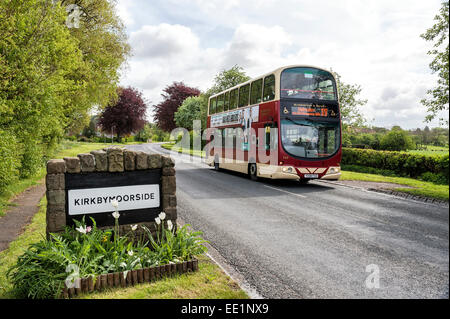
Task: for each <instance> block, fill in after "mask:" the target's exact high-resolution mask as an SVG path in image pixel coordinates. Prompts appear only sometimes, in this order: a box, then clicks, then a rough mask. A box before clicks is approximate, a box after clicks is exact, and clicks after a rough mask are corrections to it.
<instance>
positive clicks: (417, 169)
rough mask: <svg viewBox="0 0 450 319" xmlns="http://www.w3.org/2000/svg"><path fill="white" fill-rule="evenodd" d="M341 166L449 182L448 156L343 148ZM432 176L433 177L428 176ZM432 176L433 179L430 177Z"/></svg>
mask: <svg viewBox="0 0 450 319" xmlns="http://www.w3.org/2000/svg"><path fill="white" fill-rule="evenodd" d="M342 165H343V166H345V165H357V166H364V167H371V168H375V169H381V170H389V171H393V172H395V173H396V174H398V176H407V177H412V178H418V177H420V176H421V177H423V178H427V180H430V179H433V180H439V181H440V182H439V183H442V182H443V181H445V183H447V184H448V181H449V156H448V155H445V156H424V155H417V154H410V153H402V152H390V151H375V150H365V149H356V148H344V149H343V152H342ZM430 173H431V174H434V175H430ZM431 176H433V177H431Z"/></svg>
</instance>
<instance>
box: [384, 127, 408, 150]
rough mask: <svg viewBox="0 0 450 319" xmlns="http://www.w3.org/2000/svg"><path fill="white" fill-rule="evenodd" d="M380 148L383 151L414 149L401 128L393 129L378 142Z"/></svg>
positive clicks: (406, 133)
mask: <svg viewBox="0 0 450 319" xmlns="http://www.w3.org/2000/svg"><path fill="white" fill-rule="evenodd" d="M380 148H381V149H382V150H385V151H407V150H412V149H415V148H416V146H415V145H414V142H413V139H412V138H411V136H409V134H408V132H406V131H404V130H402V129H401V128H393V129H392V130H391V131H390V132H389V133H387V134H386V135H385V136H383V138H382V139H381V141H380Z"/></svg>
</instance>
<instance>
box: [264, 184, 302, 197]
mask: <svg viewBox="0 0 450 319" xmlns="http://www.w3.org/2000/svg"><path fill="white" fill-rule="evenodd" d="M263 186H264V187H267V188H271V189H274V190H277V191H279V192H282V193H286V194H289V195H294V196H298V197H301V198H308V197H306V196H305V195H300V194H297V193H291V192H288V191H285V190H283V189H279V188H276V187H272V186H268V185H263Z"/></svg>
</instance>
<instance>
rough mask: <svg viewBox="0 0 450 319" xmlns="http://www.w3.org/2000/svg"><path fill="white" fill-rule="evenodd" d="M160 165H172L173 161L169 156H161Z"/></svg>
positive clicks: (173, 164)
mask: <svg viewBox="0 0 450 319" xmlns="http://www.w3.org/2000/svg"><path fill="white" fill-rule="evenodd" d="M162 166H163V167H174V166H175V162H174V161H173V160H172V158H171V157H170V156H162Z"/></svg>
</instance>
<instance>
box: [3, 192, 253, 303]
mask: <svg viewBox="0 0 450 319" xmlns="http://www.w3.org/2000/svg"><path fill="white" fill-rule="evenodd" d="M46 205H47V201H46V198H45V197H44V198H43V199H42V200H41V203H40V209H39V212H38V213H37V214H36V215H35V216H34V217H33V220H32V222H31V224H29V225H28V226H27V227H26V229H25V231H24V233H23V234H22V235H20V236H19V237H18V238H17V239H16V240H15V241H13V242H11V244H10V246H9V248H8V249H6V250H4V251H2V252H0V299H12V298H15V295H14V290H13V287H12V285H11V283H10V282H9V281H8V278H7V277H6V272H7V270H8V268H9V267H11V266H12V265H13V264H14V263H16V261H17V258H18V257H19V256H20V255H22V254H23V253H24V251H25V250H26V249H27V247H28V246H29V245H30V244H32V243H35V242H38V241H40V240H42V239H43V238H44V236H45V212H46ZM79 298H80V299H195V298H199V299H247V298H248V296H247V294H246V293H245V292H244V291H243V290H241V289H240V288H239V286H238V285H237V284H236V283H235V282H233V281H232V280H231V279H230V278H229V277H228V276H227V275H226V274H225V273H224V272H222V270H221V269H220V268H219V267H218V266H217V265H216V264H214V263H213V262H212V261H211V260H210V259H209V258H207V257H206V256H202V257H200V258H199V270H198V271H197V272H195V273H189V274H183V275H177V276H174V277H169V278H164V279H162V280H159V281H155V282H152V283H147V284H141V285H138V286H133V287H127V288H125V289H119V288H115V289H108V290H105V291H103V292H95V293H92V294H85V295H83V296H80V297H79Z"/></svg>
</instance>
